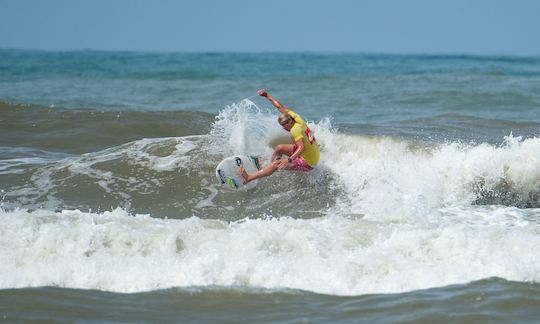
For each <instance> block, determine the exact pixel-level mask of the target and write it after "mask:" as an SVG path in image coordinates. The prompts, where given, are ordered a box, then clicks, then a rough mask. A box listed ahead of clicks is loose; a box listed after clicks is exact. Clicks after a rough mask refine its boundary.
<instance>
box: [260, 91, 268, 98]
mask: <svg viewBox="0 0 540 324" xmlns="http://www.w3.org/2000/svg"><path fill="white" fill-rule="evenodd" d="M257 93H258V94H259V96H261V97H268V92H267V91H266V90H264V89H259V90H258V91H257Z"/></svg>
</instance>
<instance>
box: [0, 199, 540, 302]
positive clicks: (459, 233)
mask: <svg viewBox="0 0 540 324" xmlns="http://www.w3.org/2000/svg"><path fill="white" fill-rule="evenodd" d="M437 213H438V214H439V217H440V219H442V221H441V222H440V223H439V225H438V226H434V225H433V224H426V223H418V224H404V223H387V222H376V221H369V220H365V219H354V220H353V219H348V218H345V217H340V216H327V217H322V218H317V219H310V220H301V219H292V218H282V219H257V220H250V219H246V220H244V221H240V222H235V223H226V222H222V221H215V220H202V219H199V218H196V217H193V218H189V219H184V220H173V219H168V220H163V219H155V218H151V217H148V216H145V215H136V216H130V215H129V214H128V213H127V212H126V211H124V210H122V209H116V210H114V211H111V212H104V213H86V212H81V211H78V210H72V211H69V210H65V211H62V212H52V211H47V210H38V211H35V212H28V211H23V210H15V211H10V212H5V211H0V219H1V222H0V260H2V262H1V263H0V273H2V276H0V289H6V288H19V287H31V286H58V287H69V288H83V289H100V290H107V291H115V292H137V291H150V290H155V289H163V288H169V287H192V286H215V285H218V286H241V287H264V288H271V289H274V288H290V289H303V290H308V291H313V292H318V293H325V294H336V295H360V294H369V293H391V292H404V291H410V290H415V289H422V288H429V287H436V286H444V285H449V284H456V283H465V282H469V281H471V280H478V279H482V278H488V277H494V276H495V277H501V278H505V279H508V280H516V281H535V282H540V254H538V249H539V248H540V235H539V234H540V209H529V210H520V209H517V208H501V207H499V208H496V207H490V208H487V207H475V208H472V209H471V208H469V209H456V208H454V209H451V210H439V211H437ZM456 215H458V216H459V217H456Z"/></svg>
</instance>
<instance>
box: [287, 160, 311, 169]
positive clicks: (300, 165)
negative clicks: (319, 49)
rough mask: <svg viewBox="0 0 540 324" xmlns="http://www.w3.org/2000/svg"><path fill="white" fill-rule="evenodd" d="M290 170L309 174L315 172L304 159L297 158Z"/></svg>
mask: <svg viewBox="0 0 540 324" xmlns="http://www.w3.org/2000/svg"><path fill="white" fill-rule="evenodd" d="M289 170H294V171H304V172H307V171H311V170H313V168H312V167H311V165H309V164H308V163H307V162H306V161H305V160H304V159H302V158H301V157H297V158H296V159H294V160H293V162H292V165H290V166H289Z"/></svg>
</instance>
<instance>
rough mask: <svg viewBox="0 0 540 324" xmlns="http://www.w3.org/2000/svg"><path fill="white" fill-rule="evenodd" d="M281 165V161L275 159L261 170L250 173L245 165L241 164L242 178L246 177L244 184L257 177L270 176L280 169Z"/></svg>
mask: <svg viewBox="0 0 540 324" xmlns="http://www.w3.org/2000/svg"><path fill="white" fill-rule="evenodd" d="M279 165H280V161H273V162H270V164H268V165H267V166H265V167H264V168H262V169H261V170H259V171H257V172H254V173H248V172H247V171H246V169H245V168H244V166H240V175H241V176H242V178H244V184H246V183H248V182H250V181H253V180H255V179H259V178H263V177H268V176H269V175H271V174H272V173H274V172H276V170H277V169H279Z"/></svg>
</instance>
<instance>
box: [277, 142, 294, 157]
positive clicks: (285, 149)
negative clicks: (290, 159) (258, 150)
mask: <svg viewBox="0 0 540 324" xmlns="http://www.w3.org/2000/svg"><path fill="white" fill-rule="evenodd" d="M293 153H294V144H278V145H276V148H275V149H274V152H273V153H272V161H275V160H278V159H279V158H281V156H282V155H283V154H287V156H291V155H292V154H293Z"/></svg>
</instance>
